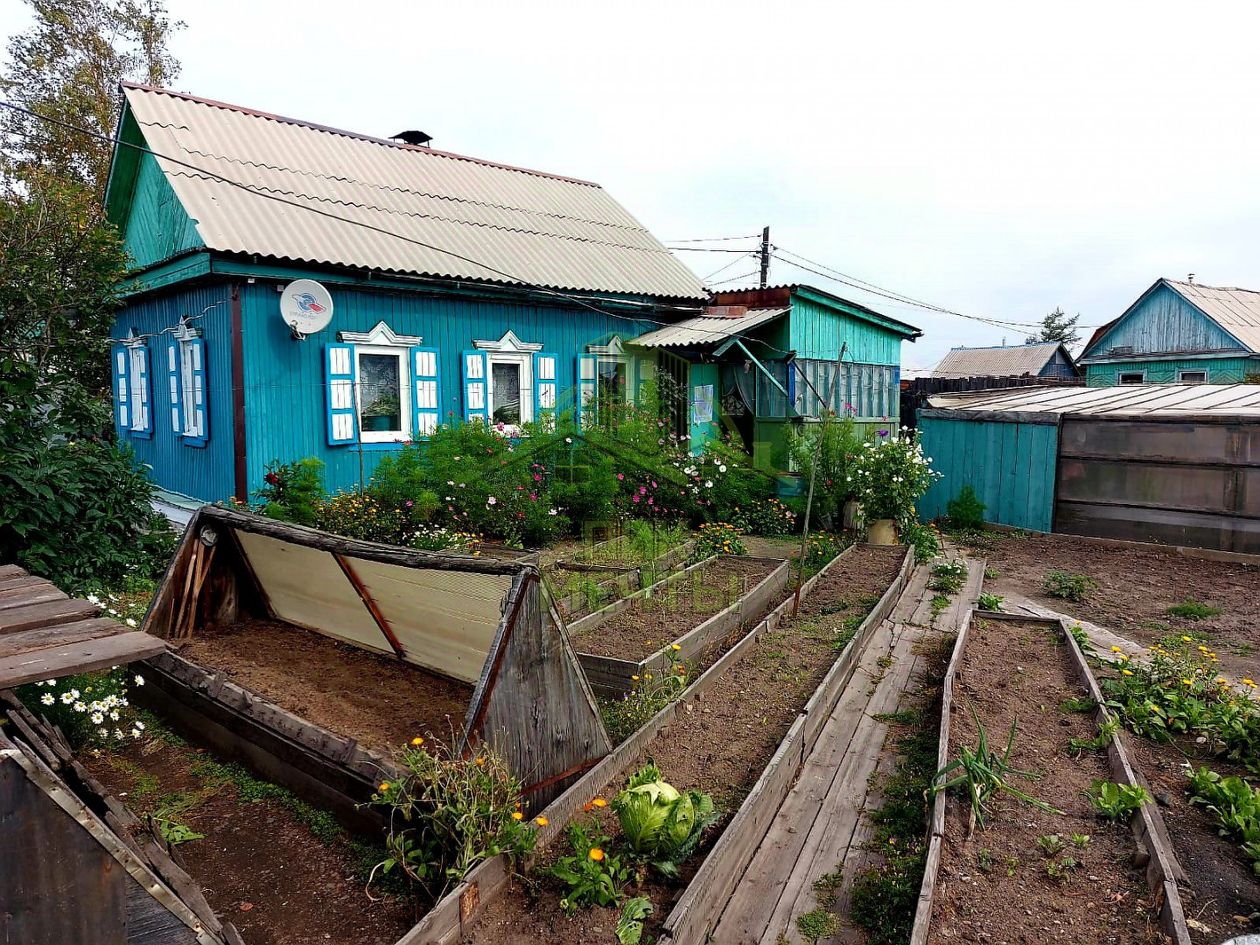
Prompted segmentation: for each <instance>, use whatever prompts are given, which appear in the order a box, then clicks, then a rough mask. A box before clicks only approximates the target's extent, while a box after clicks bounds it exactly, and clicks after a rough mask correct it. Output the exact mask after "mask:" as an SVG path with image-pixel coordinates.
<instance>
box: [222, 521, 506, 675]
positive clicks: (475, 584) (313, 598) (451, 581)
mask: <svg viewBox="0 0 1260 945" xmlns="http://www.w3.org/2000/svg"><path fill="white" fill-rule="evenodd" d="M236 537H237V538H238V539H239V540H240V543H241V547H242V548H243V549H244V551H245V556H246V558H247V559H248V560H249V564H250V567H251V568H252V570H253V572H254V574H255V575H256V576H257V578H258V583H259V584H261V585H262V589H263V592H264V593H265V594H266V595H267V599H268V601H269V602H270V604H271V609H272V611H273V612H274V613H275V615H276V616H277V617H278V618H280V619H281V620H285V621H287V622H289V623H293V624H296V625H298V626H302V627H306V628H308V629H311V630H316V631H318V632H320V633H323V634H325V635H327V636H330V637H334V638H336V639H339V640H344V641H345V642H347V643H351V644H353V645H355V646H358V647H362V648H364V649H368V650H373V651H376V652H380V653H388V654H390V655H393V653H394V651H393V649H392V647H391V646H390V643H389V641H388V640H387V639H386V637H385V635H384V633H383V632H382V631H381V628H380V627H379V626H378V625H377V623H376V621H375V619H374V618H373V617H372V614H371V612H370V611H369V610H368V608H367V607H366V606H365V605H364V602H363V600H362V599H361V598H360V596H359V593H358V591H357V590H356V589H355V587H354V584H353V583H352V582H351V581H350V579H349V577H347V576H346V574H345V572H344V571H343V570H342V568H341V566H340V565H339V564H338V563H337V560H336V558H334V557H333V555H332V554H331V553H329V552H327V551H321V550H319V549H316V548H309V547H307V546H305V545H299V544H293V543H290V542H286V541H281V540H279V539H276V538H271V537H268V536H265V535H258V534H254V533H252V532H247V531H244V530H241V529H237V530H236ZM346 560H347V561H348V562H349V564H350V567H351V568H352V569H353V571H354V573H355V574H356V575H357V577H358V579H359V581H360V582H361V583H362V584H363V585H364V586H365V588H366V589H367V591H368V593H369V594H370V596H371V597H372V599H373V601H374V602H375V603H376V606H377V609H378V611H379V613H380V614H381V616H382V617H383V618H384V619H385V622H386V623H387V624H388V625H389V628H390V630H391V631H392V632H393V634H394V636H395V637H396V638H397V640H398V642H399V644H400V645H401V646H402V648H403V651H404V653H405V656H404V659H406V660H407V662H410V663H414V664H415V665H416V666H421V667H424V668H425V669H431V670H433V671H435V672H438V673H441V674H442V675H444V676H449V677H451V678H453V679H459V680H462V681H464V682H468V683H476V682H477V680H478V678H479V677H480V676H481V671H482V667H483V666H484V665H485V662H486V656H487V655H488V653H489V651H490V646H491V644H492V643H493V642H494V637H495V634H496V632H497V630H498V627H499V624H500V622H501V621H502V619H503V602H504V600H505V598H506V597H507V593H508V591H509V589H510V588H511V586H512V576H511V575H510V574H480V573H475V572H469V571H446V570H437V569H432V570H429V569H425V568H423V567H404V566H402V565H396V564H384V563H382V562H379V561H370V560H367V559H364V558H355V557H352V556H346Z"/></svg>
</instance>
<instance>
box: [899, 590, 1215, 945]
mask: <svg viewBox="0 0 1260 945" xmlns="http://www.w3.org/2000/svg"><path fill="white" fill-rule="evenodd" d="M974 619H983V620H999V621H1000V620H1009V621H1014V622H1018V623H1034V624H1041V625H1043V626H1045V627H1047V628H1053V627H1057V628H1058V629H1059V631H1060V633H1061V634H1062V636H1063V641H1064V645H1065V646H1066V647H1067V650H1068V653H1069V655H1070V658H1071V662H1072V666H1073V668H1074V669H1075V670H1076V675H1077V681H1078V682H1079V683H1080V685H1081V688H1082V689H1083V690H1085V691H1086V692H1088V693H1089V695H1090V697H1091V698H1092V699H1093V700H1094V702H1095V703H1096V704H1097V708H1096V709H1095V710H1094V716H1093V718H1094V722H1095V723H1096V724H1097V725H1098V726H1099V730H1100V731H1102V730H1103V729H1102V726H1103V725H1105V724H1107V723H1109V722H1111V721H1112V719H1113V716H1112V713H1111V712H1110V710H1108V708H1107V706H1106V704H1105V702H1104V699H1103V693H1102V689H1101V688H1100V687H1099V685H1098V679H1097V678H1096V677H1095V676H1094V671H1093V669H1091V668H1090V665H1089V660H1088V659H1087V658H1086V657H1085V654H1084V653H1083V652H1082V651H1081V648H1080V646H1079V644H1077V642H1076V638H1075V637H1073V636H1072V632H1071V622H1070V621H1068V620H1065V619H1058V620H1051V619H1047V618H1041V617H1028V616H1024V615H1021V614H1007V613H1003V612H1000V611H990V610H972V611H970V612H969V613H968V614H967V617H966V618H965V619H964V621H963V625H962V630H961V631H960V632H959V634H958V639H957V640H956V641H955V642H954V652H953V655H952V656H951V657H950V660H949V667H948V669H947V670H946V672H945V682H944V686H943V689H942V693H941V727H940V742H939V743H938V747H937V756H936V767H937V770H938V771H939V770H941V769H942V768H944V767H945V765H947V764H948V763H949V760H950V754H949V752H950V717H951V712H952V709H953V699H954V683H955V682H956V680H957V679H958V673H959V672H960V670H961V667H962V655H963V652H964V648H965V647H966V645H967V638H968V635H969V632H970V629H971V622H972V620H974ZM1107 763H1108V765H1109V766H1110V768H1111V777H1112V779H1113V780H1114V781H1116V782H1117V783H1118V784H1126V785H1142V786H1145V782H1144V781H1143V780H1142V778H1141V776H1140V775H1139V774H1138V773H1137V770H1136V769H1135V768H1134V766H1133V763H1132V762H1131V761H1130V760H1129V751H1128V748H1127V747H1126V746H1125V744H1124V733H1123V732H1122V731H1121V730H1120V729H1117V730H1116V731H1115V732H1113V733H1112V735H1111V737H1110V739H1109V740H1108V742H1107ZM947 800H948V799H947V798H946V796H945V792H943V791H942V792H939V793H937V794H936V796H935V799H934V800H933V802H932V810H931V816H930V819H929V821H928V854H927V862H926V864H925V866H924V870H923V884H922V886H921V887H920V890H919V902H918V906H917V908H916V910H915V916H914V929H913V931H912V932H911V934H910V945H926V943H927V941H928V935H929V933H930V932H931V923H932V900H933V897H934V895H935V891H936V880H937V877H938V875H939V873H940V867H941V847H942V844H943V841H944V835H945V805H946V803H947ZM1129 827H1130V829H1131V830H1132V832H1133V838H1134V841H1135V842H1136V843H1137V844H1138V846H1139V847H1141V848H1143V849H1145V850H1147V851H1148V852H1149V853H1150V860H1149V862H1148V863H1147V865H1146V883H1147V886H1148V887H1149V889H1150V890H1151V893H1152V895H1153V897H1154V900H1155V902H1156V903H1157V904H1158V906H1159V924H1160V928H1161V930H1162V931H1163V932H1164V934H1165V935H1167V936H1169V938H1171V939H1172V941H1173V942H1174V943H1176V945H1191V940H1190V931H1189V929H1188V928H1187V926H1186V915H1185V910H1184V909H1183V908H1182V904H1181V894H1180V892H1179V891H1178V889H1177V877H1178V876H1179V875H1180V873H1181V870H1180V867H1179V866H1178V865H1177V859H1176V857H1175V856H1174V855H1173V853H1172V844H1171V843H1170V842H1169V839H1168V831H1167V828H1166V827H1165V825H1164V819H1163V816H1162V815H1161V814H1160V812H1159V808H1158V807H1157V806H1156V805H1155V802H1154V800H1148V801H1147V802H1146V803H1144V804H1143V805H1142V806H1141V807H1140V808H1139V810H1138V813H1137V814H1136V815H1135V816H1134V817H1133V818H1132V819H1131V820H1130V821H1129Z"/></svg>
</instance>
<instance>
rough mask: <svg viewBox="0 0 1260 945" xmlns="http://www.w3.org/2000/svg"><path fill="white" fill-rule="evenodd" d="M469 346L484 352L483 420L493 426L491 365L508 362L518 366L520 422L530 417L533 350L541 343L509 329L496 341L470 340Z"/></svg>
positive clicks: (529, 419) (532, 407) (532, 391)
mask: <svg viewBox="0 0 1260 945" xmlns="http://www.w3.org/2000/svg"><path fill="white" fill-rule="evenodd" d="M473 347H474V348H476V349H477V350H479V351H484V352H485V353H486V421H487V422H488V423H489V424H490V426H491V427H494V426H495V425H496V423H499V422H500V421H496V420H495V419H494V366H495V365H496V364H511V365H515V366H517V367H518V368H519V369H520V375H521V419H520V423H532V422H533V420H534V354H535V353H536V352H539V351H542V349H543V346H542V345H541V344H536V343H534V342H529V341H521V339H520V338H518V337H517V336H516V333H515V332H513V331H508V332H507V333H506V334H504V336H503V337H502V338H500V339H499V340H498V341H474V342H473Z"/></svg>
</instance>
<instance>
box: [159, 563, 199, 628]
mask: <svg viewBox="0 0 1260 945" xmlns="http://www.w3.org/2000/svg"><path fill="white" fill-rule="evenodd" d="M201 548H202V545H201V542H200V541H197V540H194V541H193V543H192V552H191V553H190V554H189V556H188V563H187V564H186V565H185V566H184V593H183V594H181V595H180V598H179V610H178V612H177V613H176V616H175V621H174V622H173V623H172V624H171V625H170V627H169V628H168V629H167V631H166V635H167V636H168V637H169V638H170V639H172V640H178V639H179V628H180V626H181V625H182V624H183V622H184V608H186V607H187V606H188V591H189V590H190V589H191V587H192V578H193V571H194V570H195V569H196V567H197V563H198V562H199V561H200V560H201Z"/></svg>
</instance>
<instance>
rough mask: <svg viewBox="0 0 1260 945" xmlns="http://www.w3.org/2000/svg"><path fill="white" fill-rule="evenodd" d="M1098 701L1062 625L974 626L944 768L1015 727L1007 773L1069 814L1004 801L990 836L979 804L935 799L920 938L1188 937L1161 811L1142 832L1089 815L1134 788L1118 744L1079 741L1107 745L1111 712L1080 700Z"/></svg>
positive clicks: (998, 745)
mask: <svg viewBox="0 0 1260 945" xmlns="http://www.w3.org/2000/svg"><path fill="white" fill-rule="evenodd" d="M1083 677H1084V678H1083ZM1096 693H1097V687H1096V684H1092V683H1091V682H1090V679H1089V677H1088V669H1087V668H1086V667H1085V664H1084V662H1083V659H1082V658H1081V657H1080V654H1079V651H1078V650H1077V649H1076V647H1075V644H1074V643H1072V641H1071V639H1070V637H1069V636H1068V635H1067V632H1066V629H1065V628H1064V627H1063V626H1062V625H1061V624H1059V623H1058V622H1050V621H1040V620H1009V619H996V618H994V617H992V616H988V617H982V616H979V615H977V616H974V617H973V619H972V621H971V623H970V625H969V626H968V627H967V628H965V630H964V632H963V634H962V635H960V637H959V642H958V643H957V647H956V652H955V656H954V660H953V663H952V665H951V670H950V673H949V675H948V677H947V681H946V692H945V709H944V713H945V714H944V716H943V719H942V746H941V752H940V759H941V766H942V767H943V766H944V765H945V764H946V763H947V761H952V760H954V759H956V758H958V757H959V749H960V747H963V746H966V747H968V748H972V749H974V748H975V747H976V745H977V744H978V741H979V737H980V729H979V727H978V725H979V726H983V729H984V732H985V734H986V736H987V738H988V739H989V744H990V748H991V749H992V750H994V751H996V752H998V753H999V754H1001V753H1002V751H1003V750H1004V748H1005V746H1006V744H1007V739H1008V737H1009V734H1010V731H1011V726H1012V724H1013V723H1015V724H1016V726H1017V727H1016V734H1015V737H1014V742H1013V747H1012V750H1011V753H1010V758H1009V764H1010V766H1011V768H1012V769H1017V770H1018V771H1024V772H1029V773H1031V774H1032V775H1033V776H1034V778H1032V779H1026V778H1023V777H1021V776H1020V775H1019V774H1017V773H1014V772H1011V773H1008V774H1007V775H1006V778H1005V780H1006V782H1007V783H1008V784H1009V785H1010V786H1011V787H1012V788H1015V789H1017V790H1020V791H1023V792H1025V793H1026V794H1029V795H1031V796H1032V797H1034V798H1036V799H1037V800H1039V801H1041V802H1043V803H1046V804H1049V805H1051V806H1053V807H1057V808H1059V809H1060V810H1061V811H1062V813H1051V812H1046V811H1043V810H1041V809H1038V808H1037V807H1034V806H1032V805H1030V804H1028V803H1025V802H1023V801H1021V800H1018V799H1016V798H1015V797H1012V796H1011V795H1009V794H1006V793H1003V792H1000V791H999V792H996V793H995V794H994V795H992V796H991V798H990V800H989V801H988V804H987V810H986V813H985V823H984V824H983V826H981V825H977V826H976V827H975V829H974V832H969V819H970V816H971V811H972V808H971V804H970V802H969V800H968V799H967V798H966V797H965V796H964V795H962V794H958V793H955V792H953V791H951V792H949V793H948V794H947V795H938V796H937V801H936V804H935V807H934V812H933V824H932V834H933V835H932V844H931V849H930V851H929V857H928V866H927V870H926V872H925V876H924V887H923V888H924V893H923V896H922V897H921V900H920V912H919V916H918V918H917V920H916V925H915V936H914V938H913V939H912V941H914V942H916V943H917V942H933V943H947V942H961V941H985V940H992V941H1030V942H1031V941H1037V942H1041V941H1064V942H1081V943H1093V942H1104V941H1105V942H1116V943H1129V942H1140V943H1147V942H1163V941H1168V940H1169V939H1168V938H1167V937H1166V934H1168V935H1173V936H1175V937H1177V939H1178V940H1180V941H1184V938H1183V936H1184V935H1185V919H1184V916H1183V915H1182V914H1181V908H1180V901H1179V899H1178V898H1177V892H1176V886H1175V884H1174V883H1173V882H1172V880H1171V878H1170V877H1171V874H1172V869H1171V867H1170V865H1169V862H1168V858H1167V855H1166V851H1164V850H1163V848H1162V846H1161V845H1160V842H1159V840H1158V835H1159V832H1160V826H1159V824H1158V815H1157V813H1156V812H1154V811H1153V809H1152V805H1151V804H1150V803H1146V804H1143V805H1142V806H1141V807H1140V808H1139V810H1138V812H1137V813H1136V814H1134V817H1133V822H1132V826H1133V832H1132V833H1131V832H1130V829H1129V827H1128V826H1126V825H1125V820H1126V819H1127V818H1125V817H1123V816H1122V817H1121V818H1119V820H1118V821H1116V822H1111V821H1107V820H1103V819H1100V817H1098V816H1097V815H1096V814H1095V811H1094V808H1093V807H1092V806H1091V803H1090V800H1089V793H1090V791H1091V789H1092V785H1094V783H1095V782H1100V781H1101V782H1119V783H1132V781H1133V779H1134V775H1133V773H1132V769H1131V768H1130V767H1129V766H1128V764H1127V760H1126V755H1125V754H1124V752H1123V749H1122V748H1121V747H1120V743H1119V741H1118V739H1117V738H1116V737H1115V736H1112V737H1111V738H1107V739H1105V744H1104V745H1103V748H1104V749H1105V750H1091V749H1081V748H1079V747H1078V748H1073V745H1072V743H1071V741H1070V740H1071V739H1078V740H1081V741H1085V740H1089V739H1092V738H1095V737H1096V736H1098V734H1099V728H1098V723H1099V722H1102V721H1103V720H1105V718H1107V716H1106V715H1105V713H1104V711H1103V710H1101V709H1094V710H1092V711H1086V712H1082V711H1074V708H1078V706H1074V704H1073V702H1072V701H1071V700H1082V699H1089V698H1090V697H1091V696H1094V695H1096ZM1081 705H1082V706H1083V707H1086V708H1088V706H1089V705H1093V703H1089V702H1087V703H1083V704H1081ZM973 713H974V714H973ZM977 723H978V724H977ZM1135 835H1137V836H1138V837H1139V838H1140V843H1139V841H1138V840H1135ZM1086 837H1088V839H1087V840H1086V839H1083V838H1086ZM1135 864H1137V865H1135ZM1142 867H1145V868H1146V875H1145V876H1144V875H1143V869H1142ZM1152 888H1153V889H1154V890H1155V891H1154V892H1152Z"/></svg>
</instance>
